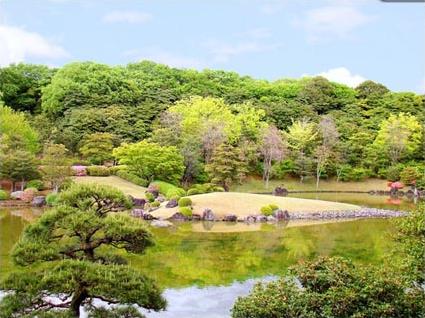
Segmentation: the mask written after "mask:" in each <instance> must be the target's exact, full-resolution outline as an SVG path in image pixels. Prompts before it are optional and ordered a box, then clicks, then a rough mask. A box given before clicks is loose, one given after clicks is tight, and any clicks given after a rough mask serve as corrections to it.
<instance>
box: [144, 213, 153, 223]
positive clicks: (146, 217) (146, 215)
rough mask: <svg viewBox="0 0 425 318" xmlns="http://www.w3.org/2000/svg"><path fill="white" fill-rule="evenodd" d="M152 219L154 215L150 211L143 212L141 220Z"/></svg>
mask: <svg viewBox="0 0 425 318" xmlns="http://www.w3.org/2000/svg"><path fill="white" fill-rule="evenodd" d="M153 219H154V217H153V216H152V214H150V213H146V212H145V213H143V220H147V221H149V220H153Z"/></svg>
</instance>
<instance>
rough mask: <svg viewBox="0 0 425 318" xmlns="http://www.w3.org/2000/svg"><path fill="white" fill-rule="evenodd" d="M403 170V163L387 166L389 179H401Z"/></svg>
mask: <svg viewBox="0 0 425 318" xmlns="http://www.w3.org/2000/svg"><path fill="white" fill-rule="evenodd" d="M402 170H403V166H402V165H395V166H391V167H388V168H387V173H386V178H387V180H388V181H393V182H395V181H398V180H400V172H401V171H402Z"/></svg>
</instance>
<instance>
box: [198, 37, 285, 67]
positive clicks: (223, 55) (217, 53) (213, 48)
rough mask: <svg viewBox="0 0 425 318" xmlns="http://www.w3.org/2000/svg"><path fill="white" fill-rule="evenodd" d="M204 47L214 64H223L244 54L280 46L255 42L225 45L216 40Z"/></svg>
mask: <svg viewBox="0 0 425 318" xmlns="http://www.w3.org/2000/svg"><path fill="white" fill-rule="evenodd" d="M204 46H205V47H206V48H207V49H208V50H209V53H210V54H211V55H212V58H213V60H214V61H215V62H219V63H224V62H227V61H229V60H230V59H231V58H233V57H235V56H238V55H241V54H246V53H258V52H264V51H270V50H273V49H275V48H277V47H279V46H280V45H278V44H263V43H259V42H255V41H246V42H239V43H232V44H230V43H225V42H220V41H216V40H210V41H207V42H205V43H204Z"/></svg>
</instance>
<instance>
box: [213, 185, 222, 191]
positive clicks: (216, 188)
mask: <svg viewBox="0 0 425 318" xmlns="http://www.w3.org/2000/svg"><path fill="white" fill-rule="evenodd" d="M214 192H224V188H223V187H220V186H215V187H214Z"/></svg>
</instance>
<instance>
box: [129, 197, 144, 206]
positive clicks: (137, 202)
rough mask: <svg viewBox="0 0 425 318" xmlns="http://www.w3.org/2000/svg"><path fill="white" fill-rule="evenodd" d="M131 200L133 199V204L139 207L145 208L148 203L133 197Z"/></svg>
mask: <svg viewBox="0 0 425 318" xmlns="http://www.w3.org/2000/svg"><path fill="white" fill-rule="evenodd" d="M130 198H131V201H132V202H133V205H134V206H139V207H144V206H145V203H146V200H145V199H140V198H135V197H132V196H130Z"/></svg>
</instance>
